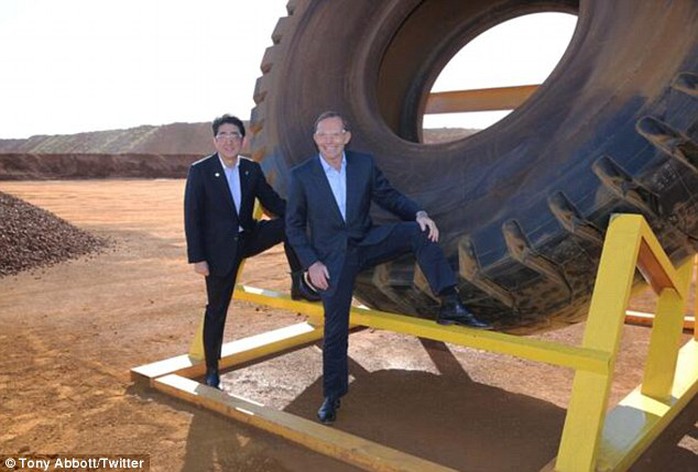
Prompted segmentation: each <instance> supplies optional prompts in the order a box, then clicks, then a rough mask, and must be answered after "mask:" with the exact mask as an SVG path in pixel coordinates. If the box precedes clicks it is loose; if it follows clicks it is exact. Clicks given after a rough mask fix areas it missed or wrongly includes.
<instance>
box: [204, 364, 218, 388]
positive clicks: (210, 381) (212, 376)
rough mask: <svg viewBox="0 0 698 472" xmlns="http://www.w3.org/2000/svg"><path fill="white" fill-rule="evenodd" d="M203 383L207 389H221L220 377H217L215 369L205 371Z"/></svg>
mask: <svg viewBox="0 0 698 472" xmlns="http://www.w3.org/2000/svg"><path fill="white" fill-rule="evenodd" d="M204 383H205V384H206V385H208V386H209V387H213V388H217V389H218V390H220V389H221V377H220V375H218V370H217V369H208V370H206V375H205V376H204Z"/></svg>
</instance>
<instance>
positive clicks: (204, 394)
mask: <svg viewBox="0 0 698 472" xmlns="http://www.w3.org/2000/svg"><path fill="white" fill-rule="evenodd" d="M155 388H156V389H158V390H161V391H163V392H165V393H168V394H170V395H172V396H175V397H177V398H180V399H183V400H186V401H189V402H191V403H194V404H196V405H200V406H202V407H204V408H207V409H209V410H212V411H215V412H218V413H220V414H222V415H225V416H227V417H230V418H233V419H235V420H237V421H241V422H243V423H246V424H249V425H251V426H254V427H257V428H260V429H263V430H265V431H268V432H270V433H273V434H275V435H277V436H281V437H283V438H286V439H288V440H290V441H293V442H295V443H298V444H301V445H302V446H304V447H307V448H309V449H311V450H314V451H316V452H319V453H322V454H325V455H327V456H330V457H334V458H336V459H338V460H341V461H343V462H347V463H349V464H352V465H354V466H357V467H359V468H361V469H364V470H369V471H378V472H396V471H402V472H448V471H450V472H455V471H454V469H451V468H448V467H444V466H442V465H439V464H435V463H433V462H430V461H427V460H425V459H421V458H419V457H417V456H413V455H410V454H407V453H404V452H401V451H398V450H396V449H392V448H389V447H386V446H383V445H381V444H378V443H375V442H373V441H369V440H367V439H363V438H360V437H358V436H354V435H353V434H349V433H345V432H343V431H341V430H339V429H336V428H328V427H327V426H324V425H321V424H319V423H317V422H315V421H310V420H307V419H305V418H301V417H299V416H296V415H292V414H290V413H286V412H284V411H279V410H276V409H273V408H267V407H265V406H264V405H260V404H259V403H256V402H252V401H250V400H246V399H244V398H240V397H237V396H234V395H228V394H226V393H224V392H221V391H219V390H217V389H214V388H211V387H208V386H206V385H202V384H200V383H198V382H194V381H192V380H189V379H187V378H184V377H180V376H178V375H168V376H165V377H161V378H159V379H157V380H156V381H155Z"/></svg>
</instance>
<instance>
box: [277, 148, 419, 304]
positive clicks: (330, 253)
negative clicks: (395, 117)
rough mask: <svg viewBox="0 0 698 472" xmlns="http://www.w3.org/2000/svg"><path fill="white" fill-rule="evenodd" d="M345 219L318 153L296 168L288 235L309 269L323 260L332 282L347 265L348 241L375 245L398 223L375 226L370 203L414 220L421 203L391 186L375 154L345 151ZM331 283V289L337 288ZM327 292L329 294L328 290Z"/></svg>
mask: <svg viewBox="0 0 698 472" xmlns="http://www.w3.org/2000/svg"><path fill="white" fill-rule="evenodd" d="M345 157H346V160H347V169H346V171H347V196H346V198H347V202H346V218H347V220H346V222H345V221H344V220H343V219H342V215H341V213H340V211H339V207H338V206H337V203H336V201H335V199H334V196H333V194H332V189H331V188H330V184H329V183H328V181H327V177H326V176H325V171H324V169H323V168H322V164H321V163H320V159H321V158H320V156H319V155H318V156H314V157H312V158H310V159H308V160H306V161H305V162H303V163H302V164H300V165H298V166H297V167H295V168H293V169H291V176H290V182H289V193H288V208H287V211H286V235H287V237H288V240H289V242H290V243H291V245H292V246H293V248H294V249H295V251H296V253H297V254H298V257H299V258H300V260H301V262H302V263H303V267H305V268H307V267H309V266H310V265H312V264H313V263H314V262H316V261H318V260H319V261H322V263H323V264H325V265H326V266H327V268H328V270H329V272H330V280H332V278H333V277H335V280H336V277H337V276H338V274H339V271H340V270H341V269H342V266H343V264H344V255H345V252H346V249H347V245H348V243H349V241H352V242H354V243H355V244H357V245H362V244H375V243H378V242H380V241H382V240H383V239H385V237H387V235H388V234H389V233H390V231H391V230H392V226H393V225H380V226H374V225H373V222H372V221H371V216H370V209H371V202H375V203H377V204H378V205H380V206H381V207H383V208H385V209H386V210H388V211H390V212H392V213H394V214H395V215H397V216H399V217H400V218H401V219H403V220H414V219H415V217H416V214H417V212H418V211H419V210H420V208H419V206H418V205H417V204H416V203H415V202H413V201H412V200H410V199H409V198H407V197H405V196H404V195H403V194H401V193H400V192H398V191H397V190H396V189H395V188H393V187H392V185H390V182H388V180H387V179H386V178H385V176H384V175H383V173H382V172H381V170H380V169H379V168H378V167H377V166H376V164H375V162H374V158H373V156H371V155H368V154H362V153H357V152H351V151H346V152H345ZM332 290H333V287H330V290H329V291H332ZM329 291H328V292H329Z"/></svg>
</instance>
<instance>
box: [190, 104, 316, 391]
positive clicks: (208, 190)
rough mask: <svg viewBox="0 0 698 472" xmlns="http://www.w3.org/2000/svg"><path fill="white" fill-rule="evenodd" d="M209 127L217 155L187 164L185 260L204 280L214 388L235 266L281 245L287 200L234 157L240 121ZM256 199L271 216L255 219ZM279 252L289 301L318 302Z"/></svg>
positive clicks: (291, 258) (290, 255) (296, 266)
mask: <svg viewBox="0 0 698 472" xmlns="http://www.w3.org/2000/svg"><path fill="white" fill-rule="evenodd" d="M212 128H213V136H214V138H213V144H214V146H215V148H216V150H217V152H216V153H215V154H212V155H210V156H208V157H205V158H203V159H201V160H200V161H198V162H195V163H194V164H192V166H191V167H190V169H189V175H188V176H187V184H186V189H185V193H184V229H185V233H186V238H187V256H188V259H189V262H190V263H192V264H193V265H194V270H195V271H196V272H197V273H198V274H201V275H203V276H204V277H206V293H207V296H208V304H207V305H206V312H205V315H204V336H203V337H204V353H205V356H206V376H205V378H204V380H205V383H206V384H207V385H210V386H212V387H215V388H219V385H220V376H219V373H218V360H219V359H220V355H221V346H222V344H223V328H224V326H225V318H226V314H227V312H228V306H229V305H230V300H231V298H232V294H233V289H234V288H235V280H236V277H237V272H238V268H239V266H240V263H241V262H242V260H243V259H244V258H247V257H251V256H254V255H256V254H259V253H260V252H262V251H264V250H266V249H269V248H270V247H272V246H274V245H276V244H278V243H280V242H281V241H284V239H285V235H284V219H283V216H284V213H285V211H286V202H285V201H284V200H283V199H281V197H279V195H278V194H277V193H276V192H275V191H274V189H273V188H272V187H271V186H270V185H269V183H268V182H267V180H266V178H265V177H264V173H263V172H262V169H261V167H260V166H259V164H258V163H256V162H254V161H251V160H249V159H244V158H242V157H240V156H239V154H240V150H241V149H242V145H243V139H244V137H245V127H244V125H243V123H242V121H240V119H238V118H237V117H234V116H231V115H223V116H221V117H219V118H216V119H215V120H214V121H213V125H212ZM255 199H258V200H259V202H260V203H261V204H262V207H264V209H265V210H266V211H267V212H269V213H271V214H273V215H275V218H272V219H268V220H255V219H254V216H253V210H254V203H255ZM284 249H285V251H286V257H287V259H288V263H289V266H290V268H291V275H292V286H291V297H292V298H293V299H299V298H305V299H307V300H310V301H318V300H319V299H320V297H319V296H318V295H317V293H315V292H314V291H313V290H312V289H311V288H310V287H309V286H307V284H305V283H304V282H303V272H302V266H301V264H300V261H299V260H298V258H297V256H296V255H295V253H294V252H293V250H292V249H291V247H290V246H289V245H288V243H286V242H285V243H284Z"/></svg>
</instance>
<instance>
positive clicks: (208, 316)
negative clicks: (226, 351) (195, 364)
mask: <svg viewBox="0 0 698 472" xmlns="http://www.w3.org/2000/svg"><path fill="white" fill-rule="evenodd" d="M239 238H240V239H239V241H238V252H237V253H238V257H237V260H236V261H235V263H234V264H233V269H232V270H231V271H230V273H228V274H226V275H224V276H215V275H209V276H208V277H206V294H207V297H208V303H207V304H206V311H205V313H204V353H205V356H206V367H207V368H217V367H218V360H219V359H220V358H221V346H222V345H223V331H224V328H225V319H226V316H227V314H228V308H229V306H230V301H231V299H232V296H233V290H234V289H235V282H236V280H237V274H238V269H239V267H240V263H241V262H242V261H243V260H244V259H246V258H248V257H252V256H255V255H257V254H259V253H261V252H263V251H266V250H267V249H269V248H270V247H272V246H275V245H277V244H279V243H280V242H281V241H284V251H285V252H286V258H287V259H288V263H289V267H290V269H291V271H294V272H295V271H298V270H301V268H302V266H301V263H300V261H299V260H298V257H297V256H296V254H295V252H293V249H291V246H290V244H288V243H287V242H285V232H284V220H283V218H274V219H272V220H261V221H259V222H258V224H257V225H256V227H255V229H254V230H253V231H251V232H249V233H247V232H245V233H241V234H240V235H239Z"/></svg>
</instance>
